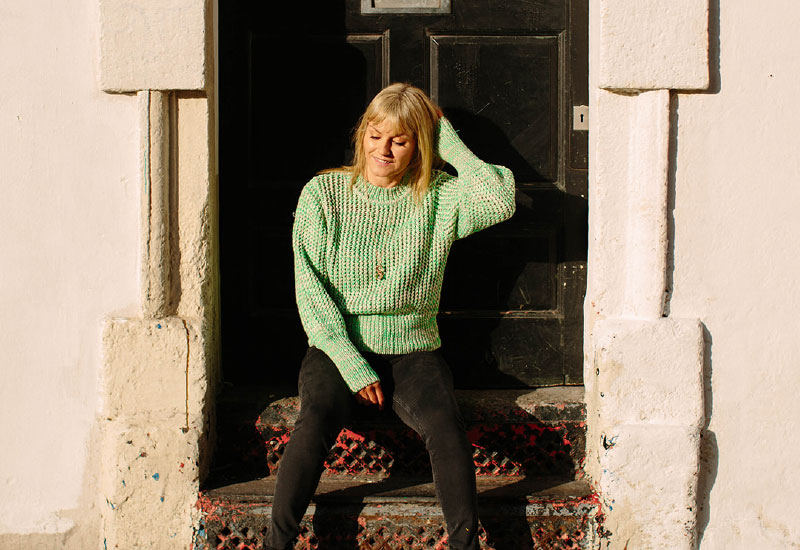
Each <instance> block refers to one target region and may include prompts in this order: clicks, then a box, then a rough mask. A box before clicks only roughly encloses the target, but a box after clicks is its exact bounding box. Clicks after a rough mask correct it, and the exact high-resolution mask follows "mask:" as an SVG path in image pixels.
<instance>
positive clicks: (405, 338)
mask: <svg viewBox="0 0 800 550" xmlns="http://www.w3.org/2000/svg"><path fill="white" fill-rule="evenodd" d="M344 322H345V326H346V327H347V334H348V336H349V337H350V341H352V342H353V345H355V347H356V348H357V349H358V350H359V351H361V352H369V353H380V354H396V353H411V352H414V351H423V350H434V349H438V348H439V347H441V345H442V341H441V339H440V338H439V326H438V325H437V324H436V317H435V316H430V317H424V316H422V315H418V314H410V315H345V316H344Z"/></svg>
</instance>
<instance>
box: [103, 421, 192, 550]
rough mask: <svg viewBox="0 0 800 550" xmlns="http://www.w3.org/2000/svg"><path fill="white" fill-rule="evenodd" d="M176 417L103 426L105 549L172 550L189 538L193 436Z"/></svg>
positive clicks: (109, 423)
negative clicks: (140, 549) (139, 549)
mask: <svg viewBox="0 0 800 550" xmlns="http://www.w3.org/2000/svg"><path fill="white" fill-rule="evenodd" d="M182 420H183V419H182V417H181V415H179V416H177V417H173V418H157V417H152V418H141V419H137V421H134V422H131V421H124V420H112V421H106V423H105V426H104V429H105V438H104V442H105V447H104V449H103V454H104V460H103V468H104V476H103V481H102V488H101V494H102V498H103V500H104V502H102V503H100V506H101V507H102V510H103V512H102V516H103V537H104V543H105V548H109V549H119V550H128V549H133V548H142V549H148V550H150V549H152V550H160V549H163V550H173V549H175V548H182V547H183V544H184V541H188V540H190V539H191V537H192V532H193V528H192V526H193V525H194V523H195V521H196V511H195V509H194V504H195V502H196V501H197V494H198V483H199V482H198V471H199V470H198V460H199V448H198V440H199V437H198V433H197V430H195V429H191V430H188V431H184V429H183V428H182Z"/></svg>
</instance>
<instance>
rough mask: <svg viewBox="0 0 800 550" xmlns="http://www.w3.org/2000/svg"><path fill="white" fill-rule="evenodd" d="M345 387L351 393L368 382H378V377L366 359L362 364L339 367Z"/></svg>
mask: <svg viewBox="0 0 800 550" xmlns="http://www.w3.org/2000/svg"><path fill="white" fill-rule="evenodd" d="M339 372H340V373H341V375H342V378H343V379H344V382H345V384H347V387H348V388H350V391H351V392H353V393H358V392H359V391H360V390H362V389H364V388H366V387H367V386H369V385H370V384H374V383H375V382H379V381H380V378H378V375H377V374H376V373H375V371H374V370H372V367H370V366H369V365H368V364H367V362H366V361H364V364H363V365H346V366H344V367H342V368H341V369H339Z"/></svg>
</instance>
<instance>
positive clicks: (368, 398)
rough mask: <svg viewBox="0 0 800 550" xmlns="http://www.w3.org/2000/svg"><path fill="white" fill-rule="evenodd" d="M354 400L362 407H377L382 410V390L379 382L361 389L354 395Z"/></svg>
mask: <svg viewBox="0 0 800 550" xmlns="http://www.w3.org/2000/svg"><path fill="white" fill-rule="evenodd" d="M356 400H358V402H359V403H361V404H363V405H378V408H379V409H380V410H383V390H382V389H381V383H380V382H374V383H372V384H370V385H369V386H367V387H366V388H361V389H360V390H359V391H358V393H357V394H356Z"/></svg>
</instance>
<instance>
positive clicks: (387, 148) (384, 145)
mask: <svg viewBox="0 0 800 550" xmlns="http://www.w3.org/2000/svg"><path fill="white" fill-rule="evenodd" d="M380 151H381V154H382V155H383V156H385V157H390V156H392V146H391V141H390V140H388V139H382V140H381V146H380Z"/></svg>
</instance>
